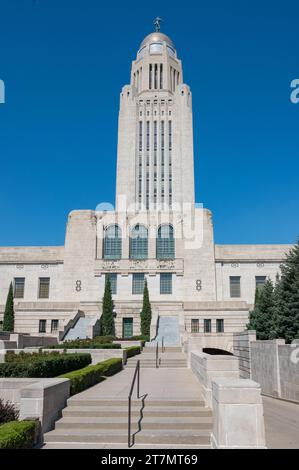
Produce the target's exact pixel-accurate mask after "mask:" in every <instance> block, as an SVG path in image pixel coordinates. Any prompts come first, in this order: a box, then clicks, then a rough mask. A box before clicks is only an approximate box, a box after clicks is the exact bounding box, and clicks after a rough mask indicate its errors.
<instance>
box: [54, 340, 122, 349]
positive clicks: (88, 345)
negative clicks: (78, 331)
mask: <svg viewBox="0 0 299 470" xmlns="http://www.w3.org/2000/svg"><path fill="white" fill-rule="evenodd" d="M52 348H53V349H63V350H65V349H121V345H120V344H118V343H94V342H85V341H84V342H82V341H68V342H65V343H63V344H56V345H55V346H52Z"/></svg>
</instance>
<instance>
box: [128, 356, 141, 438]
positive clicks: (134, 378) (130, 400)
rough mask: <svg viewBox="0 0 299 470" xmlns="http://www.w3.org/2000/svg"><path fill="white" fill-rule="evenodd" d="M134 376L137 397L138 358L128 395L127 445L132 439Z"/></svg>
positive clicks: (138, 385) (138, 387)
mask: <svg viewBox="0 0 299 470" xmlns="http://www.w3.org/2000/svg"><path fill="white" fill-rule="evenodd" d="M136 378H137V398H140V393H139V391H140V360H139V359H138V361H137V364H136V367H135V372H134V377H133V380H132V385H131V390H130V393H129V396H128V447H131V445H132V441H131V414H132V394H133V390H134V385H135V381H136Z"/></svg>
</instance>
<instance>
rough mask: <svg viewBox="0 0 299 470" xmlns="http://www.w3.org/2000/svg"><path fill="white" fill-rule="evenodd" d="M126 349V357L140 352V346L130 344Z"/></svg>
mask: <svg viewBox="0 0 299 470" xmlns="http://www.w3.org/2000/svg"><path fill="white" fill-rule="evenodd" d="M126 351H127V358H129V357H133V356H136V354H140V346H130V347H129V348H126Z"/></svg>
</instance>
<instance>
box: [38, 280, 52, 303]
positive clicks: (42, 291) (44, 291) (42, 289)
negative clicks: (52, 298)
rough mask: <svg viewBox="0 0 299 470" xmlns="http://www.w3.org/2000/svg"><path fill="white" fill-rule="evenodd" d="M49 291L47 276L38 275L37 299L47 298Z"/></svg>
mask: <svg viewBox="0 0 299 470" xmlns="http://www.w3.org/2000/svg"><path fill="white" fill-rule="evenodd" d="M49 292H50V278H49V277H40V278H39V289H38V298H39V299H48V298H49Z"/></svg>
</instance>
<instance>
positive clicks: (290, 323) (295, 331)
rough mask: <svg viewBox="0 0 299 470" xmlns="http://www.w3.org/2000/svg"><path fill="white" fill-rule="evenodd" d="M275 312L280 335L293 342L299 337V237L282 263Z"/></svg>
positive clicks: (288, 341)
mask: <svg viewBox="0 0 299 470" xmlns="http://www.w3.org/2000/svg"><path fill="white" fill-rule="evenodd" d="M275 312H276V322H277V333H278V335H279V337H280V338H284V339H285V340H286V342H287V343H291V342H292V340H293V339H295V338H298V337H299V239H298V241H297V244H296V245H295V246H294V248H292V249H291V250H290V252H289V253H288V255H287V256H286V259H285V261H284V263H283V264H282V265H281V279H280V282H279V292H278V294H277V296H276V304H275Z"/></svg>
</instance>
